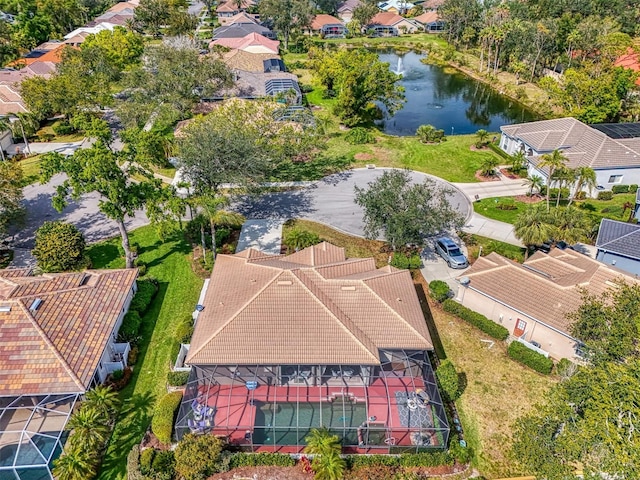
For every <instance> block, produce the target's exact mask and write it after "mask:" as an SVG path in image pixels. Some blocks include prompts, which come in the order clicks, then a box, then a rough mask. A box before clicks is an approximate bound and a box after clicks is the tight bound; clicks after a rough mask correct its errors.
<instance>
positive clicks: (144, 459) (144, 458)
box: [140, 448, 156, 475]
mask: <svg viewBox="0 0 640 480" xmlns="http://www.w3.org/2000/svg"><path fill="white" fill-rule="evenodd" d="M155 456H156V451H155V450H154V449H153V448H147V449H146V450H142V451H141V452H140V471H141V472H142V474H143V475H149V474H150V473H151V464H152V463H153V459H154V457H155Z"/></svg>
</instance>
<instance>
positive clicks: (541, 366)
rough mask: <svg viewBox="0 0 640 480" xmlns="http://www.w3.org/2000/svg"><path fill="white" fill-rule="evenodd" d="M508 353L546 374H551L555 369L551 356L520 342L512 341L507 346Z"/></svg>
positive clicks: (518, 360)
mask: <svg viewBox="0 0 640 480" xmlns="http://www.w3.org/2000/svg"><path fill="white" fill-rule="evenodd" d="M507 354H508V355H509V356H510V357H511V358H513V359H514V360H516V361H517V362H520V363H522V364H523V365H526V366H527V367H529V368H532V369H533V370H535V371H536V372H540V373H543V374H545V375H549V374H550V373H551V370H552V369H553V361H552V360H551V359H550V358H547V357H545V356H544V355H542V354H541V353H538V352H536V351H535V350H532V349H530V348H529V347H527V346H526V345H524V344H522V343H520V342H516V341H514V342H511V343H510V344H509V348H507Z"/></svg>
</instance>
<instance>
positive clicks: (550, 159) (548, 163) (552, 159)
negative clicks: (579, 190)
mask: <svg viewBox="0 0 640 480" xmlns="http://www.w3.org/2000/svg"><path fill="white" fill-rule="evenodd" d="M568 161H569V159H568V158H567V157H565V156H564V155H563V154H562V152H561V151H560V150H554V151H553V152H551V153H545V154H544V155H542V158H541V161H540V163H538V167H539V168H546V169H548V170H549V173H548V175H547V182H546V183H547V212H548V211H549V199H550V195H551V182H552V179H553V174H554V173H555V171H556V170H558V169H559V168H563V167H564V166H565V165H566V164H567V162H568ZM558 196H560V192H558Z"/></svg>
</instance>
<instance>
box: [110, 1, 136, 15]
mask: <svg viewBox="0 0 640 480" xmlns="http://www.w3.org/2000/svg"><path fill="white" fill-rule="evenodd" d="M137 7H138V3H137V2H136V3H134V2H119V3H116V4H115V5H113V6H112V7H111V8H109V9H108V10H107V12H115V13H118V12H121V11H122V10H127V9H132V10H135V9H136V8H137Z"/></svg>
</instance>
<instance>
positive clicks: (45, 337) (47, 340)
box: [14, 300, 86, 392]
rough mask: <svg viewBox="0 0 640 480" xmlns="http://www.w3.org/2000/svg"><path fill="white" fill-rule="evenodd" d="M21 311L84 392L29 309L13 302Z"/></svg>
mask: <svg viewBox="0 0 640 480" xmlns="http://www.w3.org/2000/svg"><path fill="white" fill-rule="evenodd" d="M14 301H15V302H16V303H17V304H18V305H19V306H20V308H21V309H22V311H23V312H24V314H25V315H26V316H27V318H28V319H29V321H30V322H31V324H32V325H33V327H34V328H35V330H36V331H37V332H38V334H39V335H40V337H41V338H42V340H43V341H44V343H45V344H46V345H47V347H49V349H50V350H51V351H52V352H53V354H54V356H55V357H56V358H57V359H58V361H59V362H60V364H61V365H62V367H63V368H64V369H65V370H66V372H67V373H68V374H69V376H70V377H71V379H72V380H73V382H74V383H75V384H76V385H77V386H78V387H80V389H81V390H82V391H83V392H84V391H85V390H86V387H85V385H84V384H83V383H82V380H80V378H79V377H78V376H77V375H76V373H75V372H74V371H73V369H72V368H71V366H70V365H69V364H68V363H67V361H66V359H65V358H64V357H63V356H62V354H61V353H60V351H59V350H58V349H57V348H56V346H55V345H54V344H53V342H52V341H51V339H50V338H49V337H48V336H47V334H46V333H45V331H44V330H43V328H42V327H41V326H40V324H39V323H38V322H37V320H36V319H35V318H34V317H33V316H32V315H31V312H30V311H29V309H28V308H27V306H26V305H25V304H24V303H23V302H22V301H21V300H14Z"/></svg>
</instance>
